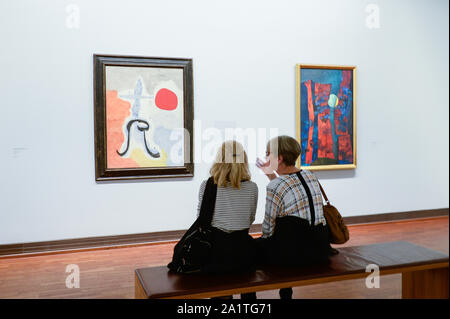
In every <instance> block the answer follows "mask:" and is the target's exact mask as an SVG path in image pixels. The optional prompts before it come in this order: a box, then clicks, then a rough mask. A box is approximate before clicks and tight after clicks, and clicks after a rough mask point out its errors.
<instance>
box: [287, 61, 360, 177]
mask: <svg viewBox="0 0 450 319" xmlns="http://www.w3.org/2000/svg"><path fill="white" fill-rule="evenodd" d="M295 68H296V131H297V141H298V142H299V143H300V145H301V146H302V153H301V155H300V156H299V158H298V160H297V166H298V167H300V168H301V169H308V170H337V169H355V168H356V158H357V156H356V154H357V147H356V137H357V134H356V66H341V65H311V64H296V67H295ZM349 71H350V72H349ZM302 81H303V82H302ZM338 85H339V87H337V86H338ZM327 98H328V100H327ZM333 105H334V106H333ZM313 113H314V114H313ZM302 115H303V116H302ZM306 116H308V117H306ZM336 117H337V119H336ZM319 121H320V122H319ZM336 124H338V125H337V127H336ZM306 130H307V131H308V132H307V133H308V134H306ZM330 145H331V148H330Z"/></svg>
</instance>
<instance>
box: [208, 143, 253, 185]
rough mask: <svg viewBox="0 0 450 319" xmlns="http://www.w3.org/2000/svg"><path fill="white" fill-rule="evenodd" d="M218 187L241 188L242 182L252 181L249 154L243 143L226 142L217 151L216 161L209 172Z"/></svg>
mask: <svg viewBox="0 0 450 319" xmlns="http://www.w3.org/2000/svg"><path fill="white" fill-rule="evenodd" d="M209 172H210V174H211V176H212V177H214V183H215V184H217V186H222V187H226V186H227V185H228V183H230V184H231V186H232V187H234V188H241V182H242V181H249V180H250V171H249V168H248V158H247V153H246V152H245V150H244V147H243V146H242V144H241V143H239V142H236V141H226V142H224V143H223V144H222V146H221V147H220V148H219V150H218V151H217V156H216V160H215V162H214V164H213V166H212V167H211V170H210V171H209Z"/></svg>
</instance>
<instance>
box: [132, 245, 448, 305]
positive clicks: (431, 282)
mask: <svg viewBox="0 0 450 319" xmlns="http://www.w3.org/2000/svg"><path fill="white" fill-rule="evenodd" d="M338 250H339V254H338V255H335V256H332V257H331V258H330V260H331V262H330V263H329V264H328V265H325V266H319V267H317V266H316V267H302V268H299V267H296V268H295V267H265V268H263V269H258V270H256V271H255V272H251V273H245V274H231V275H230V274H228V275H211V274H189V275H186V274H184V275H182V274H176V273H171V272H169V271H168V268H167V267H165V266H161V267H151V268H143V269H137V270H136V271H135V297H136V298H140V299H142V298H145V299H147V298H181V299H186V298H209V297H218V296H224V295H233V294H240V293H248V292H255V291H261V290H270V289H279V288H285V287H296V286H305V285H313V284H320V283H327V282H334V281H340V280H349V279H356V278H367V277H368V276H369V275H371V273H368V272H366V267H367V266H368V265H369V264H375V265H377V266H378V267H379V271H380V275H390V274H397V273H401V274H402V297H403V298H448V297H449V294H448V282H449V277H448V255H445V254H442V253H439V252H436V251H433V250H430V249H428V248H425V247H421V246H417V245H414V244H411V243H409V242H390V243H381V244H374V245H366V246H356V247H345V248H340V249H338Z"/></svg>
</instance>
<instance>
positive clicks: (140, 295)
mask: <svg viewBox="0 0 450 319" xmlns="http://www.w3.org/2000/svg"><path fill="white" fill-rule="evenodd" d="M134 298H135V299H148V296H147V294H146V293H145V290H144V288H143V287H142V285H141V281H140V280H139V278H138V276H137V275H136V274H135V275H134Z"/></svg>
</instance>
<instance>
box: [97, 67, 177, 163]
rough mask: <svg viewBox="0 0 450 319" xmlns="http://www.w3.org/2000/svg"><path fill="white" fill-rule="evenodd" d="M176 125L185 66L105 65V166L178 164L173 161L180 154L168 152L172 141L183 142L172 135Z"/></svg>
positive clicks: (175, 142)
mask: <svg viewBox="0 0 450 319" xmlns="http://www.w3.org/2000/svg"><path fill="white" fill-rule="evenodd" d="M180 128H181V129H182V128H183V70H181V69H163V68H154V67H142V68H139V67H120V66H107V67H106V140H107V141H106V149H107V160H106V163H107V168H135V167H164V166H178V165H180V162H177V161H176V160H177V159H183V158H184V154H177V155H178V156H177V158H172V156H170V151H171V150H172V149H173V148H174V147H176V144H179V145H183V144H184V143H183V141H181V143H180V140H179V139H178V138H177V139H174V138H172V139H171V138H170V137H171V135H172V134H173V131H174V130H177V129H180ZM177 137H178V135H177ZM180 137H181V138H183V136H182V135H180ZM180 151H181V152H182V151H183V150H182V148H180V150H178V152H180Z"/></svg>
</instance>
